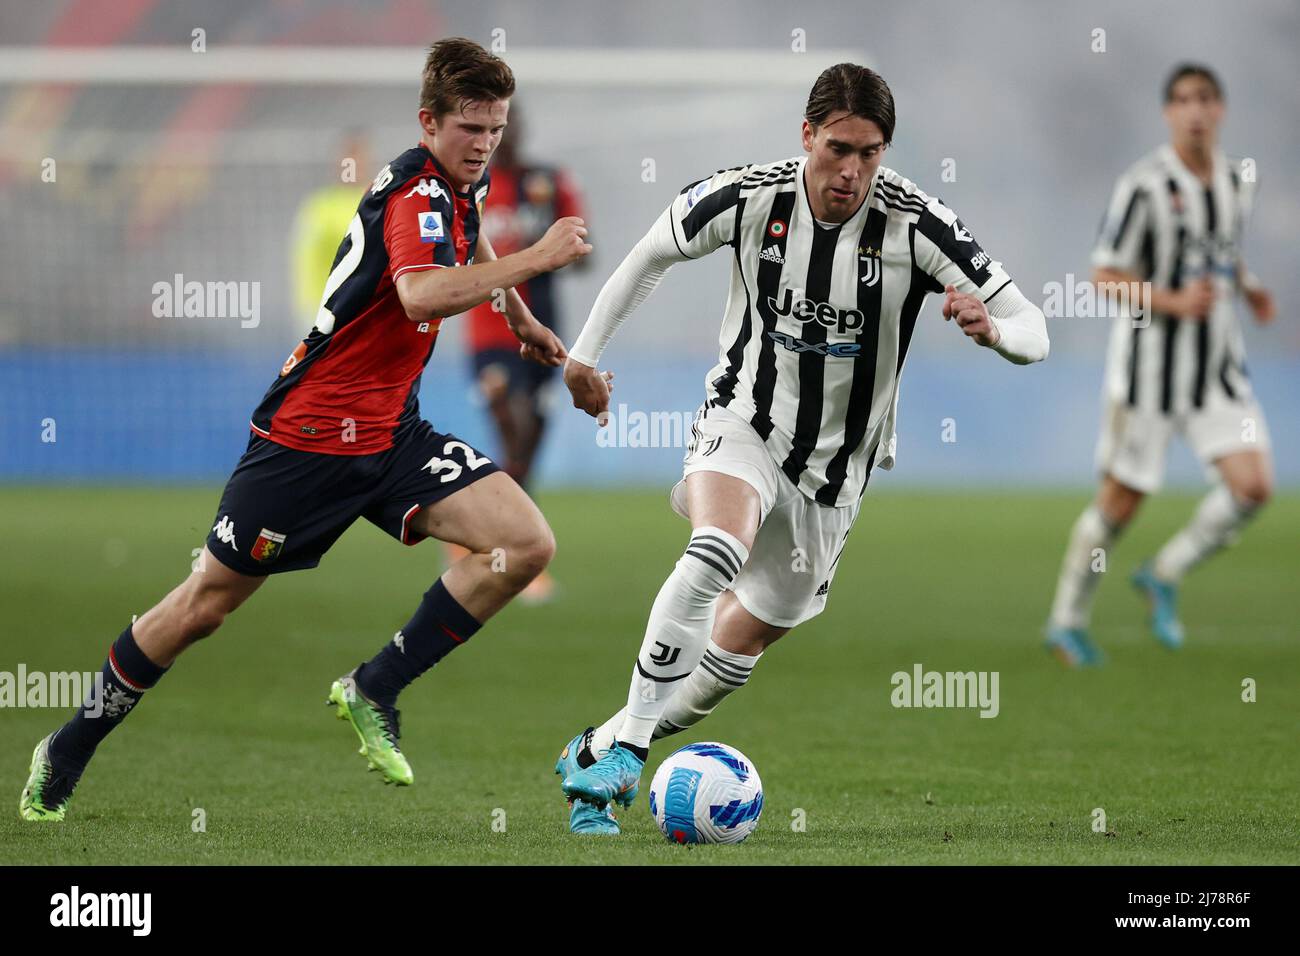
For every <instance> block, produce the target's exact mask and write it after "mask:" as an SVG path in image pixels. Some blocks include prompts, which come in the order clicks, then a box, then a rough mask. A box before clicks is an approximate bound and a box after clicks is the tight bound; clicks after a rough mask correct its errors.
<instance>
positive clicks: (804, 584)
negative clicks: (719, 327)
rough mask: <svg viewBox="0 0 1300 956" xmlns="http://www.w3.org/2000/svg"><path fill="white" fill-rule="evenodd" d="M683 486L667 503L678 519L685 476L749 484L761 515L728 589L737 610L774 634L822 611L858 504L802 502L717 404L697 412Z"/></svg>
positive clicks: (736, 419) (749, 433)
mask: <svg viewBox="0 0 1300 956" xmlns="http://www.w3.org/2000/svg"><path fill="white" fill-rule="evenodd" d="M691 433H692V437H691V442H690V445H689V446H688V448H687V451H686V459H685V466H684V467H683V469H682V480H681V481H679V482H677V484H676V485H674V486H673V490H672V494H671V495H670V496H669V501H670V502H671V503H672V507H673V510H674V511H676V512H677V513H678V514H679V515H681V516H682V517H683V518H688V519H689V517H690V515H689V514H688V513H687V510H686V476H688V475H691V474H694V473H695V472H697V471H716V472H720V473H721V474H724V475H730V476H732V477H733V478H739V479H740V480H741V481H744V482H746V483H747V484H749V485H750V486H751V487H752V488H753V489H754V490H755V491H757V492H758V497H759V502H760V507H761V509H762V512H761V515H760V518H759V526H758V534H757V535H755V537H754V546H753V547H752V548H751V549H750V551H749V560H748V561H746V562H745V566H744V567H743V568H741V569H740V573H739V574H738V575H736V578H735V580H734V581H733V582H732V584H731V590H732V591H733V592H734V593H735V595H736V598H737V599H738V600H739V601H740V603H741V605H742V606H743V607H744V608H745V610H746V611H748V612H749V613H750V614H752V615H754V617H756V618H758V619H759V620H760V621H763V622H765V623H767V624H771V625H772V626H773V627H794V626H796V625H798V624H802V623H803V622H804V621H807V620H809V619H811V618H814V617H816V616H817V615H818V614H820V613H821V612H822V610H823V609H825V607H826V598H827V597H828V596H829V594H830V589H831V581H832V579H833V578H834V577H835V568H836V566H837V565H838V564H839V559H840V553H841V552H842V551H843V550H844V542H845V540H846V539H847V538H848V535H849V529H850V528H852V527H853V521H854V519H855V518H856V517H857V515H858V506H859V504H860V500H859V501H858V502H855V503H854V504H852V505H845V506H842V507H838V508H835V507H831V506H829V505H823V504H819V503H818V502H816V501H813V500H812V499H811V498H809V497H807V496H806V495H804V494H803V493H802V492H801V491H800V490H799V489H798V488H797V487H795V485H794V483H793V482H791V481H790V479H788V478H787V477H786V476H785V475H784V474H783V473H782V472H781V469H780V468H779V467H778V466H777V463H776V462H775V461H773V460H772V456H771V455H769V454H768V452H767V448H766V447H765V446H764V445H763V441H762V439H761V438H759V437H758V433H757V432H755V431H754V429H753V427H752V426H751V425H750V424H749V422H748V421H746V420H745V419H743V418H741V417H740V416H739V415H737V414H736V413H735V412H730V411H727V409H725V408H722V407H720V406H717V405H713V406H709V405H706V406H704V407H702V408H701V409H700V413H699V414H698V415H697V416H696V419H695V424H694V425H693V426H692V429H691Z"/></svg>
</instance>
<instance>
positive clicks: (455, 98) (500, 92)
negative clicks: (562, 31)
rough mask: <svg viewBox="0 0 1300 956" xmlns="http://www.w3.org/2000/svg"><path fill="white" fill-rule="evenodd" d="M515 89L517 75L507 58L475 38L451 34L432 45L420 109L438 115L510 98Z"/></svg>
mask: <svg viewBox="0 0 1300 956" xmlns="http://www.w3.org/2000/svg"><path fill="white" fill-rule="evenodd" d="M514 92H515V75H514V74H513V73H512V72H510V67H508V66H506V63H505V61H504V60H502V59H501V58H500V57H496V56H493V55H492V54H491V53H489V52H488V51H487V50H485V49H483V47H481V46H479V45H478V44H477V43H475V42H474V41H473V40H467V39H465V38H464V37H451V38H449V39H446V40H439V41H438V42H437V43H435V44H434V45H433V46H431V47H429V58H428V59H427V60H425V61H424V78H423V80H422V82H421V83H420V109H425V110H428V111H429V112H430V113H432V114H433V116H434V118H435V119H439V118H441V117H443V116H446V115H447V114H448V113H451V112H454V111H458V110H459V111H460V112H464V111H465V107H466V106H467V105H468V104H470V103H479V102H485V101H489V100H507V99H509V98H510V97H511V96H513V95H514Z"/></svg>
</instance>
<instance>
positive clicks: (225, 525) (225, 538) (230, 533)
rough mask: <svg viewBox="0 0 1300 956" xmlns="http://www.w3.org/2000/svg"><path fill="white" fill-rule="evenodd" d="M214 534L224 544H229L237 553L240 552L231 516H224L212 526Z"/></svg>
mask: <svg viewBox="0 0 1300 956" xmlns="http://www.w3.org/2000/svg"><path fill="white" fill-rule="evenodd" d="M212 533H213V534H215V535H216V536H217V540H218V541H220V542H221V543H222V544H228V545H230V546H231V547H232V548H234V549H235V550H236V551H238V550H239V545H237V544H235V523H234V522H233V521H231V520H230V515H222V516H221V520H220V521H218V522H217V523H216V524H215V525H213V526H212Z"/></svg>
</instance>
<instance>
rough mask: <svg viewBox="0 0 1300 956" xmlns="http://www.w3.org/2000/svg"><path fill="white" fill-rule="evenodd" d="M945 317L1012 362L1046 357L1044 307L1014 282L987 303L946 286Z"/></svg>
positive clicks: (1030, 360) (1035, 360) (952, 286)
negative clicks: (1027, 297)
mask: <svg viewBox="0 0 1300 956" xmlns="http://www.w3.org/2000/svg"><path fill="white" fill-rule="evenodd" d="M944 292H945V293H946V295H945V298H944V300H943V317H944V319H945V320H947V319H952V320H955V321H956V323H957V326H958V327H959V328H960V329H961V330H962V332H964V333H965V334H966V335H967V336H969V337H970V338H971V339H973V340H974V341H975V344H977V345H982V346H984V347H985V348H991V349H993V350H994V351H996V352H997V353H998V354H999V355H1001V356H1002V357H1003V358H1005V359H1006V360H1007V361H1009V362H1015V363H1016V364H1017V365H1028V364H1029V363H1030V362H1041V361H1042V360H1043V359H1045V358H1047V353H1048V350H1049V342H1048V339H1047V321H1046V319H1044V318H1043V311H1042V309H1040V308H1038V306H1036V305H1034V304H1033V303H1032V302H1030V301H1029V300H1028V299H1026V298H1025V296H1024V293H1022V292H1021V291H1020V290H1019V289H1018V288H1017V287H1016V284H1015V283H1014V282H1008V283H1007V284H1006V285H1005V286H1003V287H1002V288H1001V289H999V290H998V291H997V292H996V293H995V294H994V295H993V297H992V298H991V299H990V300H989V302H988V303H987V304H986V303H985V302H983V301H982V300H981V299H980V298H979V297H978V296H976V295H973V294H972V293H969V292H960V291H958V289H957V287H956V286H954V285H953V284H952V283H949V284H948V285H947V286H945V287H944Z"/></svg>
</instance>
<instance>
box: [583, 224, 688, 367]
mask: <svg viewBox="0 0 1300 956" xmlns="http://www.w3.org/2000/svg"><path fill="white" fill-rule="evenodd" d="M668 216H669V211H668V210H666V209H665V210H664V212H663V214H662V215H661V216H660V217H659V218H658V219H656V220H655V224H654V225H653V226H651V227H650V231H649V232H647V233H646V234H645V235H644V236H642V237H641V240H640V241H639V242H638V243H637V244H636V245H635V246H633V247H632V251H631V252H629V253H628V254H627V258H625V259H624V260H623V262H622V263H621V264H620V265H619V267H618V268H617V269H615V270H614V274H613V275H611V276H610V277H609V279H608V280H607V281H606V282H605V285H604V287H603V288H601V290H600V295H598V296H596V301H595V303H594V304H593V305H592V307H591V314H590V315H589V316H587V323H586V325H584V326H583V327H582V332H581V334H580V335H579V336H578V341H576V342H574V343H573V348H571V349H569V358H571V359H573V360H574V361H576V362H581V363H582V364H583V365H589V366H591V367H592V368H595V367H596V363H597V362H599V361H600V356H601V354H602V353H603V352H604V351H605V347H606V346H607V345H609V342H610V339H612V338H613V337H614V333H615V332H617V331H618V329H619V326H621V325H622V324H623V323H624V322H625V321H627V317H628V316H629V315H631V314H632V312H633V311H634V310H635V309H636V307H637V306H639V305H640V304H641V303H642V302H644V301H645V300H646V296H648V295H649V294H650V293H651V292H653V291H654V290H655V287H656V286H658V285H659V283H660V282H661V281H662V280H663V277H664V276H665V275H667V274H668V270H669V268H671V267H672V266H673V265H674V264H675V263H678V262H685V261H686V260H687V259H689V258H690V257H689V256H685V255H682V253H681V251H680V250H679V249H678V248H677V242H676V241H675V240H674V239H673V227H672V222H671V221H670V220H669V218H668Z"/></svg>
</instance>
